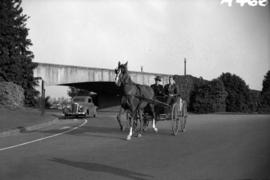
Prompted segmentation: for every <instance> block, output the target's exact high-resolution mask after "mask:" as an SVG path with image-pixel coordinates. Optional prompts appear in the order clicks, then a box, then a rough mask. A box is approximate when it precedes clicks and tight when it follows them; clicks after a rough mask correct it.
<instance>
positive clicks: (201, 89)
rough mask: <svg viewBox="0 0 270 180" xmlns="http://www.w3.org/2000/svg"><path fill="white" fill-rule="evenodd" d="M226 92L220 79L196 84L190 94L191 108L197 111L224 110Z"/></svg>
mask: <svg viewBox="0 0 270 180" xmlns="http://www.w3.org/2000/svg"><path fill="white" fill-rule="evenodd" d="M226 96H227V92H226V91H225V88H224V85H223V83H222V81H221V80H219V79H214V80H212V81H210V82H207V83H202V84H198V85H197V86H196V88H195V90H194V91H193V93H192V96H191V109H192V110H193V111H194V112H198V113H209V112H220V111H225V107H226V104H225V99H226Z"/></svg>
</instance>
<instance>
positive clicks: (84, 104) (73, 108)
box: [63, 96, 97, 117]
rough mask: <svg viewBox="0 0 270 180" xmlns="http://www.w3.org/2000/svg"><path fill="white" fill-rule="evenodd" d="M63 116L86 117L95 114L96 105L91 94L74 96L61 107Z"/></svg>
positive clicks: (94, 115)
mask: <svg viewBox="0 0 270 180" xmlns="http://www.w3.org/2000/svg"><path fill="white" fill-rule="evenodd" d="M63 113H64V115H65V117H68V116H75V117H79V116H81V117H86V116H92V117H96V115H97V106H95V104H94V103H93V99H92V97H91V96H75V97H73V98H72V100H71V103H70V104H68V105H66V106H65V107H63Z"/></svg>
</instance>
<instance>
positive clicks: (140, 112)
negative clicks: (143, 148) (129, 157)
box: [138, 109, 143, 137]
mask: <svg viewBox="0 0 270 180" xmlns="http://www.w3.org/2000/svg"><path fill="white" fill-rule="evenodd" d="M142 114H143V110H142V109H140V110H139V116H140V117H139V118H140V131H139V133H138V137H142V129H143V119H142V118H143V117H142Z"/></svg>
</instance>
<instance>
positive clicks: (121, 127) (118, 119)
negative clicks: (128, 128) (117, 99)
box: [116, 107, 125, 131]
mask: <svg viewBox="0 0 270 180" xmlns="http://www.w3.org/2000/svg"><path fill="white" fill-rule="evenodd" d="M124 112H125V110H124V108H122V107H120V110H119V112H118V114H117V116H116V119H117V122H118V124H119V126H120V130H121V131H124V130H125V128H124V127H123V125H122V122H121V115H122V114H123V113H124Z"/></svg>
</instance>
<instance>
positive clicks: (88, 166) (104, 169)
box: [50, 158, 153, 180]
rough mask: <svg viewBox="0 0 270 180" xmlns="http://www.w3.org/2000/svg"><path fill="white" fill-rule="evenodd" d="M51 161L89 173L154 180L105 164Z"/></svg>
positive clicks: (141, 174)
mask: <svg viewBox="0 0 270 180" xmlns="http://www.w3.org/2000/svg"><path fill="white" fill-rule="evenodd" d="M50 161H53V162H56V163H60V164H65V165H68V166H72V167H76V168H81V169H85V170H87V171H93V172H101V173H109V174H113V175H117V176H122V177H126V178H130V179H134V180H147V179H146V178H153V176H150V175H147V174H143V173H138V172H134V171H130V170H127V169H122V168H117V167H113V166H108V165H104V164H98V163H91V162H78V161H69V160H65V159H61V158H53V159H51V160H50Z"/></svg>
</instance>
